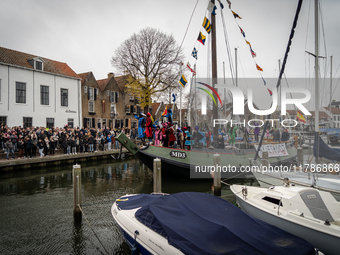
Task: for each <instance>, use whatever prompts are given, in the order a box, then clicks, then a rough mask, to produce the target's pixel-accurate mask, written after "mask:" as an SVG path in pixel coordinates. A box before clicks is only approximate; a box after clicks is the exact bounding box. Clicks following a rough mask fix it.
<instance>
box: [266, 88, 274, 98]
mask: <svg viewBox="0 0 340 255" xmlns="http://www.w3.org/2000/svg"><path fill="white" fill-rule="evenodd" d="M267 89H268V88H267ZM268 92H269V95H270V96H272V95H273V92H272V91H271V90H270V89H268Z"/></svg>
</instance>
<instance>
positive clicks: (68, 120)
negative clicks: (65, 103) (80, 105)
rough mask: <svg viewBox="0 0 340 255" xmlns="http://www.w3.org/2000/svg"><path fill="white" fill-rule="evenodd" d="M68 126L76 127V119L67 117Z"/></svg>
mask: <svg viewBox="0 0 340 255" xmlns="http://www.w3.org/2000/svg"><path fill="white" fill-rule="evenodd" d="M67 126H68V127H70V128H73V127H74V119H67Z"/></svg>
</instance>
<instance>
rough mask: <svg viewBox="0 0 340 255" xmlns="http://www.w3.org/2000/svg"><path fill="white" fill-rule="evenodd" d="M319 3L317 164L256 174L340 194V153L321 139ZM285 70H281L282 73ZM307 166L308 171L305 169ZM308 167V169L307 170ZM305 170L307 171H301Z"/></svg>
mask: <svg viewBox="0 0 340 255" xmlns="http://www.w3.org/2000/svg"><path fill="white" fill-rule="evenodd" d="M318 12H319V10H318V3H315V54H313V55H314V56H315V91H317V93H314V95H315V127H314V130H315V134H314V145H313V154H314V158H315V163H312V164H311V162H309V164H305V165H302V167H300V169H299V171H294V172H282V171H281V172H263V173H259V172H258V173H254V175H255V177H256V178H257V179H258V180H261V179H262V177H263V176H262V175H263V174H265V175H268V176H271V177H275V178H279V179H281V180H283V179H285V178H289V179H290V181H291V182H294V183H297V184H299V185H304V186H313V187H317V188H319V189H322V190H325V191H330V192H336V193H340V175H339V171H340V164H339V163H340V153H339V152H337V151H336V150H333V149H331V148H330V147H328V146H327V145H326V143H325V142H324V141H323V140H322V139H321V137H320V135H319V133H320V129H319V93H318V91H319V72H318V69H319V58H318V56H319V24H318V20H319V18H318V16H319V15H318ZM294 23H295V22H294ZM282 72H283V70H281V73H282ZM321 157H322V158H325V159H328V160H331V161H332V163H331V164H330V165H327V164H323V163H321V161H320V158H321ZM304 166H306V169H305V168H304ZM307 167H308V168H307ZM302 169H305V171H301V170H302Z"/></svg>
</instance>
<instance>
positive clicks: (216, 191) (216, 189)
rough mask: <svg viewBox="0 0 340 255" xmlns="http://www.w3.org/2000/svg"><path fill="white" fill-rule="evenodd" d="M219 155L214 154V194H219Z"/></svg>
mask: <svg viewBox="0 0 340 255" xmlns="http://www.w3.org/2000/svg"><path fill="white" fill-rule="evenodd" d="M220 166H221V156H220V154H214V167H215V172H214V195H215V196H218V197H220V196H221V167H220Z"/></svg>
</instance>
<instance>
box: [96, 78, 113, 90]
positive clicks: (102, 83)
mask: <svg viewBox="0 0 340 255" xmlns="http://www.w3.org/2000/svg"><path fill="white" fill-rule="evenodd" d="M110 80H111V78H106V79H103V80H97V83H98V87H99V89H100V91H101V92H103V91H104V90H105V88H106V85H107V84H108V83H109V81H110Z"/></svg>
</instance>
